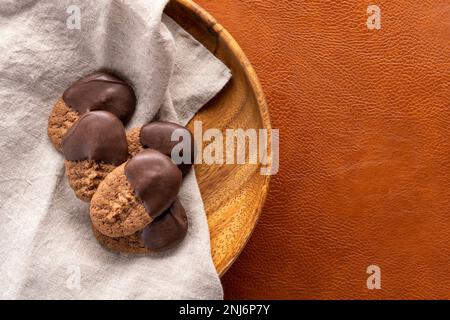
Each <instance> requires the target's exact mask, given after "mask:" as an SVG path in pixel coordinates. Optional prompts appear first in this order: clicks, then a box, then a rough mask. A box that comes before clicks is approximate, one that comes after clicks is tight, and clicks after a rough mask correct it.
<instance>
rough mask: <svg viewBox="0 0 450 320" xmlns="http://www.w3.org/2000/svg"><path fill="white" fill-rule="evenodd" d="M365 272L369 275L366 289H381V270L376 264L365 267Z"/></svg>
mask: <svg viewBox="0 0 450 320" xmlns="http://www.w3.org/2000/svg"><path fill="white" fill-rule="evenodd" d="M366 272H367V273H368V274H370V276H369V277H368V278H367V282H366V285H367V289H369V290H374V289H378V290H379V289H381V268H380V267H379V266H377V265H376V264H371V265H370V266H368V267H367V269H366Z"/></svg>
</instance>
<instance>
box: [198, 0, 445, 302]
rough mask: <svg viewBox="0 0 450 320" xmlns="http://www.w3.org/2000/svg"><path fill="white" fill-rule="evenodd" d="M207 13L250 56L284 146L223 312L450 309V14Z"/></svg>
mask: <svg viewBox="0 0 450 320" xmlns="http://www.w3.org/2000/svg"><path fill="white" fill-rule="evenodd" d="M197 2H198V3H199V4H200V5H202V6H203V7H204V8H205V9H207V10H208V11H209V12H210V13H211V14H212V15H213V16H214V17H215V18H216V19H217V20H218V21H219V22H220V23H221V24H222V25H223V26H224V27H225V28H227V29H228V31H230V33H231V34H232V35H233V36H234V37H235V38H236V40H237V41H238V43H239V44H240V45H241V46H242V48H243V49H244V52H246V54H247V56H248V57H249V59H250V61H251V62H252V64H253V66H254V67H255V69H256V71H257V73H258V76H259V78H260V80H261V82H262V85H263V87H264V90H265V93H266V96H267V99H268V102H269V108H270V112H271V120H272V125H273V127H274V128H279V129H280V136H281V138H280V155H281V156H280V172H279V173H278V175H276V176H274V177H273V178H272V182H271V189H270V192H269V196H268V199H267V202H266V205H265V208H264V210H263V213H262V215H261V219H260V221H259V223H258V225H257V227H256V230H255V232H254V234H253V236H252V238H251V239H250V242H249V243H248V245H247V247H246V248H245V249H244V251H243V253H242V255H241V256H240V257H239V258H238V260H237V261H236V263H235V264H234V265H233V266H232V267H231V269H230V270H229V271H228V272H227V274H226V275H225V276H224V278H223V284H224V289H225V296H226V298H229V299H234V298H241V299H250V298H251V299H265V298H275V299H277V298H285V299H288V298H293V299H329V298H338V299H340V298H350V299H352V298H364V299H365V298H369V299H371V298H374V299H375V298H400V299H404V298H450V139H449V137H450V46H449V40H450V3H449V2H448V1H429V0H426V1H372V2H370V3H369V2H367V1H361V0H358V1H293V0H247V1H241V0H220V1H211V0H197ZM369 4H376V5H378V6H379V7H380V9H381V29H380V30H368V28H367V26H366V20H367V17H368V14H367V12H366V10H367V6H368V5H369ZM372 264H375V265H378V266H379V267H380V269H381V289H380V290H369V289H368V288H367V286H366V280H367V278H368V276H369V274H367V273H366V268H367V267H368V266H369V265H372Z"/></svg>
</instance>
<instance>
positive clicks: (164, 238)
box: [141, 200, 188, 251]
mask: <svg viewBox="0 0 450 320" xmlns="http://www.w3.org/2000/svg"><path fill="white" fill-rule="evenodd" d="M187 229H188V220H187V216H186V211H185V210H184V208H183V206H182V205H181V203H180V201H179V200H176V201H175V202H174V203H173V204H172V205H171V206H170V208H169V209H167V211H166V212H164V213H163V214H162V215H161V216H159V217H158V218H156V219H155V220H153V221H152V223H150V224H149V225H147V226H146V227H145V228H144V230H142V233H141V238H142V240H143V241H144V244H145V246H146V247H147V248H148V249H150V250H151V251H163V250H166V249H169V248H171V247H173V246H174V245H176V244H177V243H179V242H180V241H181V240H183V239H184V237H185V236H186V233H187Z"/></svg>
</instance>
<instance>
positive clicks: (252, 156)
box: [171, 121, 280, 175]
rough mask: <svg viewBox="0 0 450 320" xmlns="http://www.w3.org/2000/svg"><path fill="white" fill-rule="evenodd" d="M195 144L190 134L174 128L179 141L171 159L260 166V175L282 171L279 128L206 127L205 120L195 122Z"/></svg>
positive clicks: (178, 162)
mask: <svg viewBox="0 0 450 320" xmlns="http://www.w3.org/2000/svg"><path fill="white" fill-rule="evenodd" d="M193 135H194V141H195V143H194V145H192V141H191V138H190V135H189V133H187V132H186V131H185V130H181V129H178V130H175V131H173V133H172V137H171V139H172V141H174V142H178V143H177V144H176V145H175V146H174V148H173V149H172V154H171V158H172V161H173V162H174V163H175V164H180V163H188V164H190V163H191V162H192V160H191V157H190V155H191V151H192V148H194V151H195V157H194V159H195V160H194V164H202V163H204V164H253V165H260V166H261V167H260V174H261V175H274V174H277V173H278V170H279V142H280V135H279V130H278V129H253V128H250V129H242V128H236V129H224V130H220V129H218V128H209V129H207V130H203V122H202V121H194V132H193Z"/></svg>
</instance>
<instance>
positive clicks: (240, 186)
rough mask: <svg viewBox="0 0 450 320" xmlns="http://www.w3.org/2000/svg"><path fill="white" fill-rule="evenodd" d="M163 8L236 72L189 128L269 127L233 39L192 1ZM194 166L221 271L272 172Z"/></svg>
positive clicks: (241, 242) (253, 218)
mask: <svg viewBox="0 0 450 320" xmlns="http://www.w3.org/2000/svg"><path fill="white" fill-rule="evenodd" d="M165 12H166V13H167V14H168V15H169V16H170V17H171V18H172V19H174V20H175V21H177V22H178V23H179V24H180V25H181V26H182V27H183V28H185V29H186V30H187V31H188V32H189V33H190V34H192V35H193V36H194V37H195V38H196V39H197V40H198V41H200V42H201V43H202V44H203V45H204V46H205V47H206V48H208V49H209V50H210V51H211V52H212V53H214V55H215V56H216V57H218V58H219V59H220V60H222V61H223V62H224V63H225V64H226V65H227V66H228V67H229V68H230V69H231V71H232V73H233V77H232V80H231V81H230V83H229V84H228V85H227V86H226V87H225V88H224V90H223V91H222V92H221V93H220V94H219V95H218V96H217V97H215V98H214V99H213V100H212V101H210V102H209V103H208V104H207V105H206V106H205V107H203V109H202V110H201V112H199V114H197V115H196V116H195V118H194V119H193V120H192V121H191V122H190V124H189V127H190V129H193V121H195V120H201V121H202V122H203V130H206V129H208V128H219V129H221V130H222V132H223V134H224V136H225V129H226V128H242V129H248V128H255V129H259V128H266V129H270V120H269V113H268V109H267V104H266V100H265V98H264V94H263V91H262V88H261V85H260V83H259V80H258V78H257V76H256V74H255V71H254V70H253V68H252V66H251V65H250V62H249V61H248V59H247V57H246V56H245V54H244V53H243V52H242V50H241V48H240V47H239V45H238V44H237V43H236V41H235V40H234V39H233V37H232V36H231V35H230V34H229V33H228V32H227V31H226V30H225V29H224V28H223V27H222V26H221V25H220V24H219V23H217V22H216V20H215V19H214V18H213V17H212V16H211V15H210V14H208V13H207V12H206V11H205V10H204V9H202V8H201V7H200V6H198V5H197V4H195V3H194V2H192V1H190V0H172V1H170V3H169V4H168V6H167V8H166V10H165ZM205 145H207V143H206V144H205ZM269 166H270V165H269ZM195 169H196V173H197V177H198V181H199V185H200V192H201V194H202V197H203V201H204V203H205V209H206V214H207V217H208V224H209V230H210V234H211V251H212V257H213V261H214V264H215V266H216V269H217V271H218V273H219V274H220V275H223V274H224V273H225V272H226V270H227V269H228V268H229V267H230V266H231V265H232V263H233V262H234V261H235V260H236V258H237V257H238V255H239V254H240V252H241V251H242V249H243V248H244V246H245V244H246V243H247V241H248V239H249V238H250V235H251V233H252V231H253V229H254V227H255V225H256V222H257V220H258V217H259V214H260V213H261V209H262V206H263V204H264V201H265V198H266V195H267V191H268V188H269V179H270V176H264V175H261V174H260V165H251V164H240V165H231V164H224V165H206V164H201V165H196V167H195Z"/></svg>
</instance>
